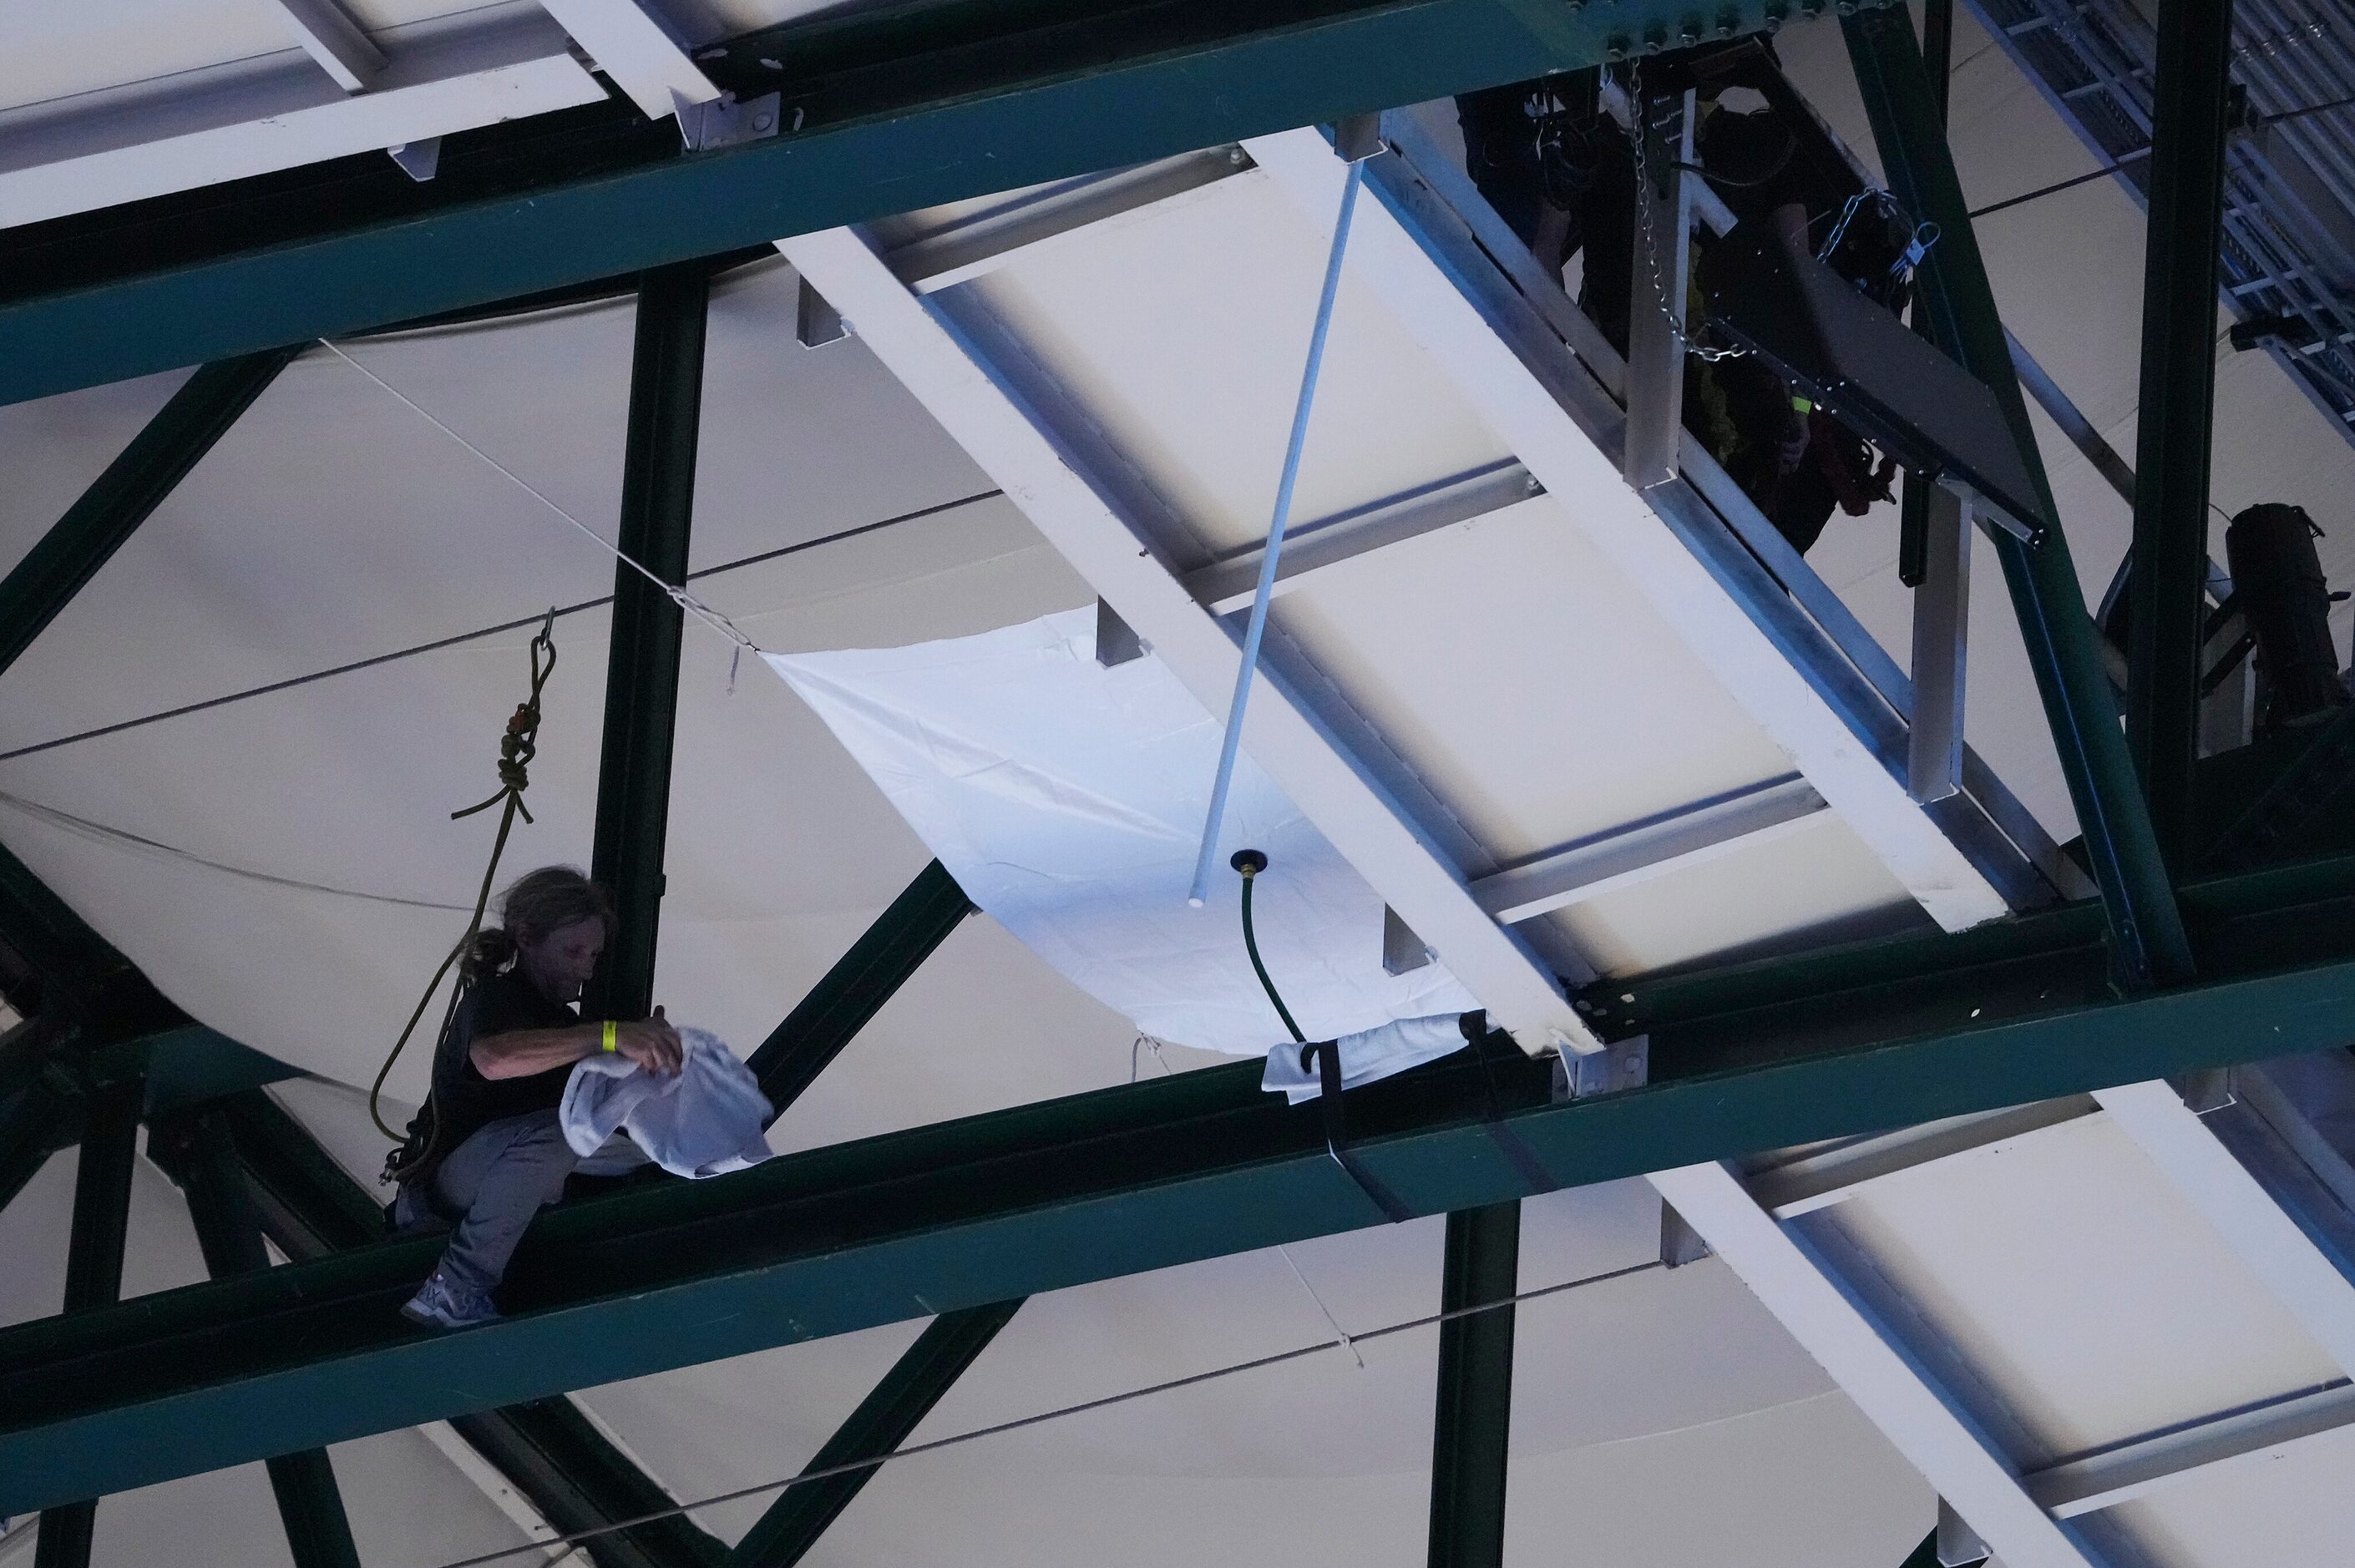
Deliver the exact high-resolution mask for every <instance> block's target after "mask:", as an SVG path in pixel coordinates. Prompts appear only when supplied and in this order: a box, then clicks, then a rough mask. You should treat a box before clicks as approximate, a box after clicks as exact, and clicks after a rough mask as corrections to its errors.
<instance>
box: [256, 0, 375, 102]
mask: <svg viewBox="0 0 2355 1568" xmlns="http://www.w3.org/2000/svg"><path fill="white" fill-rule="evenodd" d="M269 4H270V5H271V6H272V8H273V9H274V10H276V11H277V13H278V14H279V16H282V17H283V18H284V19H285V22H286V26H287V30H288V31H290V32H292V33H293V35H294V41H295V42H296V43H298V44H300V45H302V46H303V52H304V54H306V55H309V56H310V57H311V58H312V59H313V60H314V61H316V62H317V64H318V67H319V69H321V70H323V71H325V72H326V73H327V74H328V75H329V76H330V77H333V78H334V79H335V82H336V86H337V87H340V88H342V89H343V90H345V91H346V92H357V91H359V90H362V89H363V88H366V87H368V85H369V84H371V83H372V82H374V81H375V80H376V79H377V75H378V72H380V71H382V70H383V69H384V51H383V50H381V49H379V48H377V47H376V45H375V44H374V43H372V42H370V41H369V39H368V35H367V34H366V33H363V32H361V31H360V27H359V24H358V23H357V22H355V21H353V20H352V19H351V17H349V16H346V15H345V14H344V8H343V7H342V6H341V5H337V4H336V0H269Z"/></svg>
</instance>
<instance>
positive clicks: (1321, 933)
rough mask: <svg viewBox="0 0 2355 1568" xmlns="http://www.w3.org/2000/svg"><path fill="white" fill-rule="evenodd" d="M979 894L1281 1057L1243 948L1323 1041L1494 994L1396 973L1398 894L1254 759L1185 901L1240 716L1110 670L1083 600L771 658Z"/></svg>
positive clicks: (1078, 965) (1055, 952) (1166, 1004)
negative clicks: (1254, 932) (946, 637)
mask: <svg viewBox="0 0 2355 1568" xmlns="http://www.w3.org/2000/svg"><path fill="white" fill-rule="evenodd" d="M768 661H769V662H770V664H771V665H772V666H773V667H774V668H775V670H776V672H777V673H779V674H780V675H782V676H783V677H784V679H785V680H786V681H787V682H788V683H790V684H791V685H792V686H793V688H794V691H796V692H798V693H799V694H801V696H802V698H803V700H804V701H805V702H807V703H808V704H809V705H810V706H811V707H812V708H813V709H815V711H816V713H817V714H818V715H819V716H820V717H821V718H823V719H824V720H825V721H826V725H827V726H828V727H829V728H831V729H832V730H833V731H834V733H835V736H837V738H838V739H839V740H841V742H842V744H843V745H844V746H845V747H847V748H848V749H849V751H850V754H851V755H852V756H853V757H854V758H857V759H858V763H859V765H860V766H861V767H862V768H865V769H866V770H867V772H868V775H869V776H871V777H872V778H873V779H874V780H875V782H876V783H877V784H879V786H881V787H882V789H883V792H884V793H885V794H886V795H887V796H889V797H890V800H891V803H892V804H893V805H894V806H896V807H897V808H899V810H900V815H901V816H903V817H905V818H906V819H907V820H908V823H909V825H910V826H911V827H912V828H914V829H915V831H916V833H917V836H919V837H920V838H922V840H923V841H924V842H925V843H927V844H929V845H931V846H932V853H934V854H937V855H938V856H940V858H941V862H942V863H943V864H944V865H946V866H947V867H948V869H949V871H950V872H951V873H952V874H954V876H955V877H956V879H957V882H958V884H959V885H962V886H963V887H964V890H965V892H966V894H967V895H970V896H971V897H972V899H973V901H974V902H975V904H977V905H979V906H981V907H982V908H983V909H986V910H987V911H988V912H989V914H990V915H991V916H994V917H995V918H996V920H997V921H998V923H999V924H1001V925H1003V926H1004V927H1006V928H1007V930H1008V931H1010V932H1012V933H1013V934H1014V935H1015V936H1016V937H1017V938H1019V939H1020V940H1021V941H1022V942H1023V943H1025V944H1026V945H1027V946H1028V947H1029V948H1030V949H1031V950H1032V951H1033V952H1036V953H1037V954H1039V957H1041V958H1042V959H1046V961H1047V962H1048V963H1050V964H1051V965H1052V966H1053V967H1054V968H1055V969H1057V970H1059V971H1060V972H1061V973H1062V974H1063V975H1064V976H1065V977H1067V978H1068V979H1070V980H1071V981H1072V983H1074V984H1076V985H1078V986H1079V987H1080V988H1081V989H1082V990H1083V991H1086V992H1087V993H1088V994H1089V995H1091V996H1092V997H1094V998H1096V999H1097V1000H1098V1001H1102V1002H1103V1003H1104V1004H1105V1005H1106V1006H1108V1007H1111V1008H1113V1009H1114V1010H1115V1011H1116V1012H1120V1013H1121V1014H1122V1015H1123V1016H1124V1017H1126V1018H1127V1019H1129V1020H1130V1021H1131V1022H1134V1023H1135V1025H1136V1027H1137V1028H1138V1029H1139V1030H1141V1031H1143V1032H1144V1033H1146V1034H1149V1035H1152V1036H1154V1037H1156V1039H1161V1040H1166V1041H1169V1042H1171V1043H1173V1044H1181V1045H1191V1046H1197V1047H1199V1048H1201V1049H1204V1050H1210V1051H1223V1052H1228V1053H1231V1054H1239V1055H1254V1056H1255V1055H1260V1054H1264V1053H1265V1052H1266V1051H1267V1050H1268V1049H1269V1048H1270V1047H1271V1046H1273V1045H1274V1044H1278V1043H1280V1042H1282V1041H1284V1040H1285V1039H1287V1038H1288V1036H1287V1035H1286V1034H1285V1033H1284V1024H1283V1022H1282V1021H1281V1020H1280V1019H1278V1018H1277V1016H1276V1014H1275V1010H1274V1009H1273V1007H1271V1006H1270V1005H1269V1004H1268V1001H1267V998H1266V996H1265V994H1264V993H1263V991H1261V990H1260V986H1259V982H1258V980H1256V979H1255V978H1254V977H1253V975H1252V969H1251V961H1250V959H1249V958H1248V957H1247V956H1246V955H1245V953H1244V951H1243V940H1242V923H1241V909H1240V898H1241V879H1240V878H1239V877H1238V876H1236V875H1235V874H1233V873H1231V872H1229V871H1227V870H1225V869H1224V866H1225V861H1226V857H1227V856H1228V855H1230V854H1231V853H1233V852H1234V851H1235V850H1237V849H1241V848H1244V847H1246V846H1248V847H1251V848H1254V849H1259V850H1263V851H1264V852H1266V853H1267V856H1268V859H1269V869H1268V870H1267V871H1266V872H1265V873H1263V874H1262V875H1261V876H1260V878H1259V881H1258V885H1257V888H1256V890H1255V891H1254V893H1253V895H1252V915H1253V917H1254V919H1255V921H1256V924H1257V927H1258V933H1259V943H1260V954H1261V956H1262V957H1263V959H1265V960H1266V962H1267V967H1268V972H1269V973H1270V975H1271V976H1273V979H1274V980H1275V983H1276V986H1277V988H1278V989H1279V990H1281V991H1283V993H1284V1004H1285V1005H1286V1006H1287V1007H1289V1008H1290V1009H1291V1010H1292V1014H1293V1016H1294V1017H1295V1019H1297V1020H1298V1021H1299V1023H1300V1027H1301V1028H1302V1030H1304V1031H1305V1033H1307V1035H1308V1037H1309V1038H1310V1039H1312V1040H1329V1039H1332V1038H1334V1037H1336V1036H1337V1035H1343V1034H1349V1033H1357V1032H1359V1031H1361V1030H1367V1029H1371V1028H1373V1027H1375V1026H1376V1025H1378V1024H1382V1023H1387V1022H1391V1021H1393V1020H1397V1019H1407V1018H1422V1017H1428V1016H1430V1015H1433V1014H1439V1013H1455V1012H1465V1011H1467V1010H1469V1009H1471V1008H1474V1007H1476V1006H1477V1005H1478V1003H1477V1002H1476V1001H1474V1000H1473V998H1472V995H1471V993H1470V992H1469V991H1465V988H1464V986H1463V984H1462V983H1461V982H1460V981H1458V980H1456V979H1455V976H1453V975H1452V974H1450V973H1448V972H1447V970H1446V969H1444V967H1443V966H1441V965H1440V964H1438V963H1436V962H1433V963H1430V964H1426V965H1424V966H1423V968H1421V969H1414V970H1411V971H1410V972H1408V973H1406V974H1403V975H1391V974H1389V973H1386V972H1385V971H1384V969H1383V968H1382V901H1381V899H1380V897H1379V896H1377V895H1375V893H1374V891H1373V889H1372V888H1370V887H1369V886H1368V885H1366V883H1365V880H1364V879H1363V878H1362V877H1360V876H1359V874H1357V872H1356V871H1354V870H1353V869H1351V868H1350V866H1349V864H1348V863H1347V862H1346V861H1344V860H1343V859H1342V858H1341V857H1340V855H1339V854H1338V853H1336V852H1335V851H1334V849H1333V846H1332V845H1331V844H1329V843H1327V842H1325V837H1324V835H1323V834H1321V833H1319V832H1317V831H1316V829H1315V828H1314V827H1312V826H1310V825H1309V822H1308V821H1307V819H1306V818H1305V817H1303V816H1302V815H1301V814H1300V811H1299V810H1298V808H1296V807H1295V806H1294V805H1293V803H1292V802H1291V801H1290V800H1287V799H1286V798H1285V797H1284V793H1283V791H1281V790H1280V789H1277V788H1276V787H1275V784H1274V782H1273V780H1271V779H1269V778H1268V776H1267V775H1266V774H1265V773H1264V772H1263V771H1261V770H1260V768H1258V767H1257V766H1255V765H1254V764H1253V763H1252V760H1251V758H1249V757H1248V756H1245V757H1243V758H1240V759H1239V761H1238V763H1237V765H1236V768H1235V779H1234V785H1233V789H1232V791H1231V795H1230V796H1229V799H1228V804H1227V815H1226V825H1225V829H1224V832H1223V835H1222V838H1221V841H1220V846H1219V859H1220V868H1221V869H1220V874H1219V875H1218V876H1217V877H1216V878H1215V879H1214V880H1213V882H1212V885H1211V894H1210V897H1209V902H1208V904H1206V905H1205V906H1203V907H1202V908H1199V909H1196V908H1193V907H1191V906H1188V903H1187V902H1186V890H1187V884H1188V882H1189V881H1190V880H1191V878H1192V875H1193V868H1194V853H1195V850H1196V847H1197V846H1198V844H1199V841H1200V834H1201V832H1202V818H1203V815H1204V813H1205V811H1206V810H1208V808H1209V793H1210V776H1211V772H1212V770H1213V769H1214V768H1216V767H1217V764H1218V753H1219V739H1220V730H1219V725H1218V722H1217V721H1216V720H1214V719H1213V718H1212V717H1211V716H1210V715H1209V714H1208V713H1206V712H1205V711H1204V710H1203V707H1202V705H1201V704H1200V703H1199V702H1197V701H1195V699H1194V696H1193V694H1191V693H1189V692H1188V691H1187V690H1186V688H1185V687H1184V686H1182V685H1180V684H1179V683H1178V682H1177V677H1176V676H1174V675H1172V674H1171V673H1169V672H1168V670H1167V668H1166V667H1164V666H1163V664H1162V663H1161V662H1160V661H1159V660H1158V659H1156V658H1154V657H1153V656H1152V655H1151V654H1149V653H1148V654H1146V656H1144V657H1143V658H1138V659H1132V660H1130V661H1129V662H1126V663H1123V664H1118V665H1114V667H1112V668H1111V669H1105V668H1104V667H1103V666H1102V665H1099V664H1098V663H1097V662H1096V660H1095V613H1094V611H1093V610H1074V611H1069V612H1066V613H1064V614H1060V615H1052V616H1049V617H1047V618H1046V619H1045V620H1035V621H1031V622H1028V623H1027V624H1025V625H1021V626H1009V627H1007V628H1005V629H1004V630H997V631H991V632H986V633H984V634H982V635H981V636H978V637H964V638H957V639H954V640H953V641H943V642H925V643H919V644H917V645H915V646H913V647H909V648H890V649H878V650H854V651H850V652H830V653H801V654H770V655H768Z"/></svg>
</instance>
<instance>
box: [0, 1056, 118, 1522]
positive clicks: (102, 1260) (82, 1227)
mask: <svg viewBox="0 0 2355 1568" xmlns="http://www.w3.org/2000/svg"><path fill="white" fill-rule="evenodd" d="M146 1096H147V1085H146V1082H145V1080H144V1079H141V1078H135V1077H134V1078H126V1079H124V1080H123V1081H122V1082H120V1083H114V1084H107V1085H104V1086H100V1087H96V1088H93V1089H91V1091H90V1092H89V1093H88V1094H87V1095H86V1096H85V1097H84V1100H85V1119H84V1121H83V1124H82V1135H81V1158H80V1161H79V1162H78V1163H77V1164H76V1165H75V1167H74V1196H73V1237H72V1240H71V1241H70V1243H69V1245H68V1248H67V1252H66V1299H65V1309H66V1312H67V1313H68V1314H69V1315H70V1314H73V1313H77V1312H88V1311H91V1310H92V1309H94V1308H101V1307H109V1306H112V1305H113V1304H114V1303H115V1302H116V1301H118V1300H120V1299H121V1298H122V1296H123V1243H124V1241H125V1240H126V1239H128V1236H129V1234H130V1229H131V1169H132V1163H133V1160H136V1159H137V1157H138V1153H139V1113H140V1110H141V1108H142V1107H143V1105H144V1101H145V1099H146ZM5 1511H6V1510H0V1512H5ZM97 1524H98V1499H96V1498H94V1497H93V1498H85V1499H79V1500H76V1501H70V1502H64V1503H60V1504H59V1505H57V1506H55V1507H51V1508H47V1509H44V1510H41V1523H40V1531H39V1533H38V1534H37V1535H36V1536H35V1537H34V1540H33V1568H90V1547H91V1536H92V1534H93V1533H94V1532H95V1530H96V1527H97Z"/></svg>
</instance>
